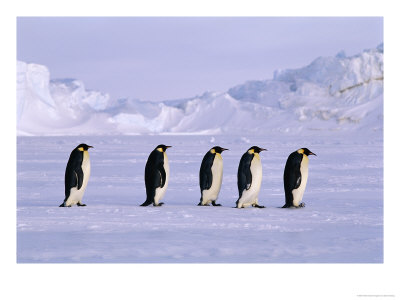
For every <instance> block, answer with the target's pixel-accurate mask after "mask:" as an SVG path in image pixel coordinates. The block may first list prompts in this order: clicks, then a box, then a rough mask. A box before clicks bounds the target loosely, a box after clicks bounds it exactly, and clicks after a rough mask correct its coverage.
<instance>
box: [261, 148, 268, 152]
mask: <svg viewBox="0 0 400 300" xmlns="http://www.w3.org/2000/svg"><path fill="white" fill-rule="evenodd" d="M261 151H268V150H267V149H264V148H260V152H261Z"/></svg>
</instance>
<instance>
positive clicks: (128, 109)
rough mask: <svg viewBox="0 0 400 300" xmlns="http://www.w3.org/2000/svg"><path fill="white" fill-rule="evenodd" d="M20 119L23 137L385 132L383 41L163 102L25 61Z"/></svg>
mask: <svg viewBox="0 0 400 300" xmlns="http://www.w3.org/2000/svg"><path fill="white" fill-rule="evenodd" d="M17 114H18V115H17V132H18V134H19V135H58V134H60V135H80V134H152V133H177V134H178V133H191V134H194V133H197V134H210V133H212V134H218V133H231V132H235V133H238V132H239V133H242V132H243V133H254V134H257V132H262V133H265V132H273V131H275V132H294V133H296V132H298V131H300V130H302V131H304V130H316V129H318V130H353V129H357V128H363V129H368V130H373V131H375V130H382V127H383V120H382V119H383V44H381V45H379V46H378V47H377V48H375V49H369V50H364V51H363V52H362V53H360V54H358V55H355V56H351V57H347V56H346V55H345V54H344V52H343V51H342V52H339V53H338V54H337V55H336V56H335V57H319V58H317V59H315V60H314V61H313V62H312V63H311V64H309V65H308V66H305V67H303V68H300V69H293V70H277V71H275V73H274V76H273V79H270V80H263V81H248V82H245V83H244V84H241V85H238V86H235V87H232V88H231V89H229V90H228V91H226V92H206V93H204V94H203V95H201V96H196V97H193V98H189V99H178V100H170V101H163V102H145V101H141V100H138V99H133V98H126V99H117V100H114V99H110V96H109V95H108V94H104V93H100V92H97V91H88V90H86V89H85V86H84V84H83V82H81V81H79V80H75V79H60V80H50V72H49V70H48V69H47V68H46V67H45V66H41V65H37V64H27V63H25V62H21V61H18V62H17Z"/></svg>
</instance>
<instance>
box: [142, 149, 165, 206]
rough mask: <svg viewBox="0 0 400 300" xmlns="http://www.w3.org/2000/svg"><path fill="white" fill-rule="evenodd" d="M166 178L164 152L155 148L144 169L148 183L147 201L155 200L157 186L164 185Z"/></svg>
mask: <svg viewBox="0 0 400 300" xmlns="http://www.w3.org/2000/svg"><path fill="white" fill-rule="evenodd" d="M165 180H166V173H165V169H164V153H163V152H160V151H158V150H157V149H154V150H153V151H152V152H151V153H150V155H149V158H148V159H147V163H146V167H145V170H144V181H145V184H146V194H147V199H146V202H149V201H151V203H152V202H153V201H154V196H155V192H156V188H158V187H163V186H164V184H165Z"/></svg>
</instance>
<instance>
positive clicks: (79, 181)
mask: <svg viewBox="0 0 400 300" xmlns="http://www.w3.org/2000/svg"><path fill="white" fill-rule="evenodd" d="M75 174H76V178H77V184H78V187H77V188H78V190H79V189H80V188H81V187H82V183H83V170H82V167H79V168H77V169H76V170H75Z"/></svg>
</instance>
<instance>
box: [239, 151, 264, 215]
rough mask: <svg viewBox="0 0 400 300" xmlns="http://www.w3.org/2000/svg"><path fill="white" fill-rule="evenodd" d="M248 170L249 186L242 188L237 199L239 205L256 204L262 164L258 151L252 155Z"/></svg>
mask: <svg viewBox="0 0 400 300" xmlns="http://www.w3.org/2000/svg"><path fill="white" fill-rule="evenodd" d="M250 172H251V176H252V181H251V187H250V189H248V190H244V191H243V193H242V197H241V198H240V199H239V205H240V204H241V206H243V207H248V206H251V205H253V204H258V194H259V192H260V189H261V180H262V165H261V160H260V156H259V155H258V153H256V154H255V155H254V158H253V160H252V161H251V165H250Z"/></svg>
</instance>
